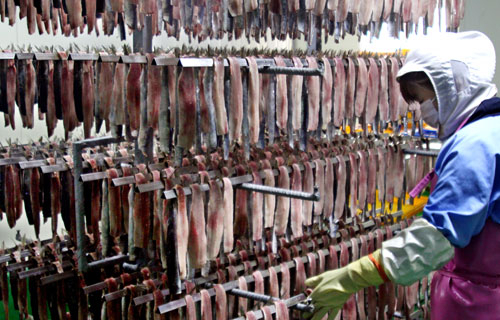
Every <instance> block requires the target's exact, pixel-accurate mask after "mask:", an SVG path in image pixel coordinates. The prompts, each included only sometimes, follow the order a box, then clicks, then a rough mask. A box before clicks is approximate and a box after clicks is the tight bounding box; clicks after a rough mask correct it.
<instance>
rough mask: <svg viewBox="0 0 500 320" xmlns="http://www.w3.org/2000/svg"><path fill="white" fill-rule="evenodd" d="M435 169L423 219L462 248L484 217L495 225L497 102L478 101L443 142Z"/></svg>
mask: <svg viewBox="0 0 500 320" xmlns="http://www.w3.org/2000/svg"><path fill="white" fill-rule="evenodd" d="M435 170H436V174H437V176H438V181H437V184H436V187H435V189H434V191H433V192H432V194H431V196H430V197H429V201H428V203H427V205H426V206H425V208H424V214H423V216H424V218H425V219H427V220H428V221H429V222H430V223H431V224H433V225H434V226H435V227H436V228H437V229H438V230H440V231H441V232H442V233H443V234H444V236H445V237H446V238H447V239H448V240H449V241H450V242H451V243H452V244H453V245H454V246H456V247H460V248H463V247H465V246H467V245H468V244H469V242H470V240H471V238H472V237H473V236H475V235H477V234H479V233H480V232H481V230H482V229H483V227H484V224H485V222H486V220H487V219H488V218H490V219H492V220H493V221H494V222H496V223H500V201H499V199H500V98H496V97H495V98H491V99H488V100H485V101H483V102H482V103H481V105H480V106H479V107H478V108H477V109H476V111H475V112H474V113H473V114H472V116H471V117H470V118H469V120H468V122H467V124H466V125H465V126H464V127H463V128H462V129H461V130H459V131H458V132H457V133H455V134H454V135H452V136H451V137H450V138H449V139H448V140H447V141H446V142H445V144H444V145H443V147H442V149H441V151H440V153H439V156H438V158H437V160H436V166H435Z"/></svg>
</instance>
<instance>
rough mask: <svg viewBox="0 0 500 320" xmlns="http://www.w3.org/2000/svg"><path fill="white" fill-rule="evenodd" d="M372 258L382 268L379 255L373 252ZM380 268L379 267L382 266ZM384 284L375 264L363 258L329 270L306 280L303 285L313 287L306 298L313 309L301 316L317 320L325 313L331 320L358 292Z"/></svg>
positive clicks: (377, 252) (365, 257)
mask: <svg viewBox="0 0 500 320" xmlns="http://www.w3.org/2000/svg"><path fill="white" fill-rule="evenodd" d="M372 256H373V258H375V260H376V261H377V262H378V264H379V265H380V266H381V265H382V264H381V261H382V257H381V253H380V250H376V251H375V252H373V253H372ZM381 268H382V267H381ZM382 283H384V280H383V279H382V277H381V276H380V274H379V271H378V270H377V267H376V266H375V264H374V263H373V262H372V261H371V260H370V259H369V258H368V256H364V257H362V258H361V259H359V260H357V261H354V262H351V263H350V264H348V265H347V266H345V267H342V268H339V269H336V270H331V271H327V272H324V273H322V274H320V275H319V276H315V277H311V278H309V279H307V280H306V286H308V287H310V288H313V289H314V290H313V292H312V293H311V294H310V295H309V298H310V299H311V302H312V304H313V306H314V309H315V311H314V314H304V316H305V317H306V318H309V317H311V316H312V320H320V319H322V318H323V317H324V316H325V315H326V314H327V313H330V314H329V317H328V319H334V318H335V316H336V315H337V313H338V311H339V310H340V309H341V308H342V306H343V305H344V303H345V302H346V301H347V300H348V299H349V297H350V296H351V295H352V294H353V293H356V292H358V291H359V290H361V289H363V288H366V287H371V286H378V285H380V284H382Z"/></svg>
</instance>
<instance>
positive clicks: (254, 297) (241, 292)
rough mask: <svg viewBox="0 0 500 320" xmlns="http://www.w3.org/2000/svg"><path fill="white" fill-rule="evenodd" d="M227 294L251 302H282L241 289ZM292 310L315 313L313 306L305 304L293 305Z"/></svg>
mask: <svg viewBox="0 0 500 320" xmlns="http://www.w3.org/2000/svg"><path fill="white" fill-rule="evenodd" d="M227 293H228V294H232V295H235V296H238V297H242V298H247V299H250V300H257V301H261V302H264V303H271V302H276V301H280V299H279V298H276V297H272V296H268V295H265V294H259V293H255V292H251V291H245V290H241V289H237V288H234V289H231V290H228V291H227ZM290 309H295V310H299V311H302V312H313V311H314V307H313V306H310V305H307V304H304V303H297V304H295V305H292V306H290Z"/></svg>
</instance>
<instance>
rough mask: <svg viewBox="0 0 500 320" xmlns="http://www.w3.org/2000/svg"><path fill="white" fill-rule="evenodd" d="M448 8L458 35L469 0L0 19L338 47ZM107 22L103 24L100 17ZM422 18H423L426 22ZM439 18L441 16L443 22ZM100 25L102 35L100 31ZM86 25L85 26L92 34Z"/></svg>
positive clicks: (109, 4) (124, 6)
mask: <svg viewBox="0 0 500 320" xmlns="http://www.w3.org/2000/svg"><path fill="white" fill-rule="evenodd" d="M436 7H438V8H439V11H438V12H441V11H442V10H445V17H446V26H447V29H448V30H455V31H456V30H457V28H458V27H459V24H460V21H461V20H462V19H463V17H464V9H465V8H464V7H465V0H369V1H361V0H329V1H326V0H320V1H312V0H306V1H299V0H294V1H283V0H267V1H265V0H260V1H259V0H252V1H243V0H222V1H221V0H199V1H178V0H177V1H174V0H156V1H155V0H143V1H137V0H124V1H123V0H121V1H120V0H106V1H104V0H99V1H96V0H41V1H36V0H25V1H19V2H16V1H14V0H5V1H1V3H0V18H1V21H2V22H3V21H4V19H7V20H8V22H9V24H10V25H14V24H15V22H16V19H17V12H18V11H19V15H18V17H19V19H23V18H25V17H26V22H27V27H28V32H29V33H30V34H33V33H35V32H36V30H38V32H39V33H40V34H43V33H48V34H50V33H52V34H58V33H61V34H64V35H66V36H70V35H73V36H75V37H76V36H78V34H79V33H83V32H85V29H86V30H87V32H88V33H89V34H90V33H91V32H92V31H94V30H95V33H96V34H97V35H99V34H101V33H102V34H104V35H112V34H113V33H114V31H115V29H118V30H119V32H120V35H121V38H122V39H124V38H125V37H126V34H127V32H130V31H132V30H139V31H140V30H143V29H144V28H146V27H147V26H148V25H149V24H148V23H147V22H146V20H147V19H150V20H151V27H150V28H151V32H152V34H153V35H160V34H161V33H162V32H165V33H166V34H168V35H169V36H172V37H176V38H177V39H179V37H180V34H181V31H182V30H183V31H184V33H185V34H187V35H188V36H189V38H190V39H195V40H198V41H203V40H205V39H222V38H224V37H225V36H226V35H227V37H228V39H229V40H231V39H233V38H235V39H239V38H242V37H246V38H247V39H248V40H249V41H250V39H254V40H256V41H257V42H260V41H262V40H261V39H263V41H267V40H268V30H270V35H271V39H281V40H284V39H286V38H287V36H288V37H289V38H291V39H299V38H301V37H302V36H303V37H304V39H305V40H307V41H310V42H311V41H313V39H314V38H315V37H317V38H321V35H322V34H321V32H322V30H324V36H325V38H326V39H328V37H329V36H334V37H335V39H336V40H337V41H338V40H339V38H340V37H344V35H345V34H346V33H350V34H358V33H366V31H367V30H370V31H371V34H372V35H376V36H378V34H379V31H380V27H381V24H382V23H383V22H387V23H389V24H390V25H391V27H392V30H393V32H392V33H391V34H392V35H394V36H396V37H399V33H400V30H404V28H403V25H405V24H406V25H407V27H406V31H407V32H409V31H410V30H412V29H416V27H415V26H416V25H417V24H418V23H419V21H420V20H422V21H423V23H424V26H425V27H424V29H425V28H426V27H427V26H432V25H433V24H434V19H437V18H438V17H435V10H436ZM99 18H100V19H101V20H102V24H99V23H97V19H99ZM421 18H422V19H421ZM439 19H440V17H439ZM99 25H101V28H102V30H100V29H99ZM85 27H86V28H85Z"/></svg>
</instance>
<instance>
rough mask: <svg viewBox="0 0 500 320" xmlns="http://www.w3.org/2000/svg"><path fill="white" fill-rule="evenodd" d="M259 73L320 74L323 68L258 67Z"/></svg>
mask: <svg viewBox="0 0 500 320" xmlns="http://www.w3.org/2000/svg"><path fill="white" fill-rule="evenodd" d="M259 72H260V73H268V74H287V75H299V76H322V75H323V72H324V70H323V68H295V67H270V66H263V67H259Z"/></svg>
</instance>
